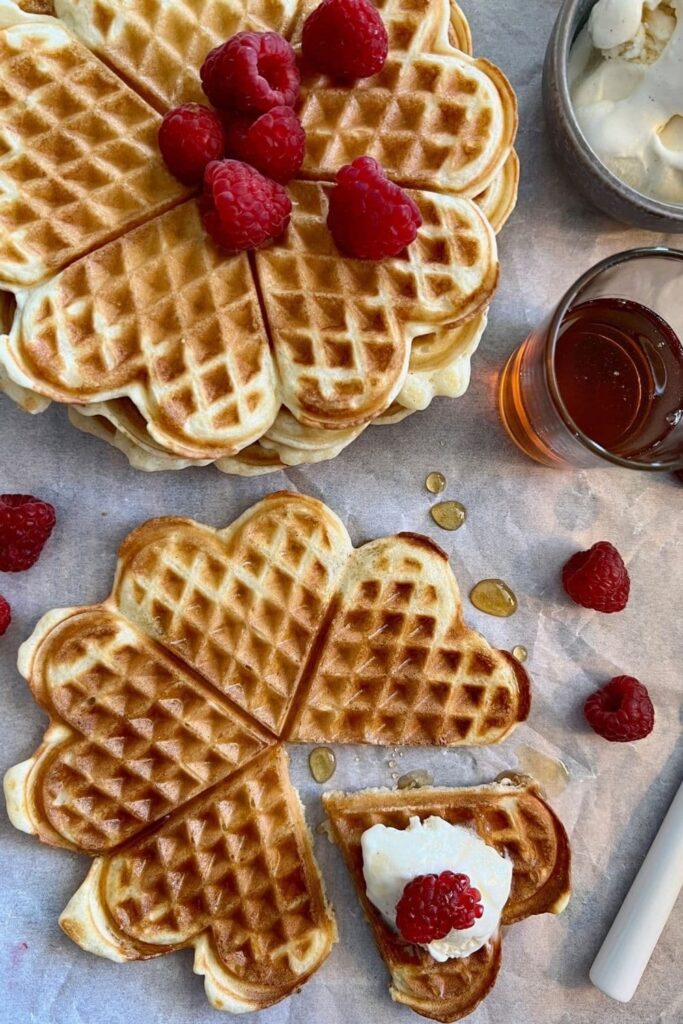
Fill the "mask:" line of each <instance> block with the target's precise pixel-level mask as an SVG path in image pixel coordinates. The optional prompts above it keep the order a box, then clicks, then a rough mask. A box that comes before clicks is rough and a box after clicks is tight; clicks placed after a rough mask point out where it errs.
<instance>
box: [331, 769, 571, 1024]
mask: <svg viewBox="0 0 683 1024" xmlns="http://www.w3.org/2000/svg"><path fill="white" fill-rule="evenodd" d="M323 804H324V807H325V810H326V812H327V815H328V817H329V819H330V822H331V826H332V834H333V838H334V839H335V841H336V842H337V843H338V844H339V846H340V847H341V850H342V853H343V856H344V860H345V861H346V864H347V867H348V869H349V871H350V872H351V876H352V878H353V882H354V885H355V887H356V892H357V895H358V899H359V900H360V902H361V905H362V907H363V910H364V912H365V916H366V917H367V919H368V921H369V923H370V926H371V928H372V931H373V935H374V937H375V941H376V943H377V947H378V949H379V952H380V954H381V955H382V958H383V959H384V961H385V963H386V965H387V967H388V969H389V973H390V975H391V987H390V992H391V996H392V999H394V1000H395V1001H396V1002H399V1003H405V1004H406V1005H408V1006H410V1007H411V1009H413V1010H415V1011H416V1012H417V1013H419V1014H421V1015H422V1016H424V1017H429V1018H431V1019H432V1020H437V1021H444V1022H450V1021H455V1020H460V1018H461V1017H465V1016H467V1014H469V1013H471V1012H472V1011H473V1010H474V1009H475V1007H476V1006H477V1005H478V1004H479V1003H480V1002H481V1000H482V999H483V998H484V997H485V996H486V995H487V994H488V993H489V991H490V990H491V988H492V987H493V985H494V983H495V980H496V975H497V974H498V968H499V966H500V953H501V937H500V933H498V934H497V935H495V936H494V937H493V938H492V939H491V940H490V941H489V942H488V943H487V944H486V945H485V946H483V947H482V948H481V949H480V950H479V951H478V952H476V953H474V954H472V955H471V956H467V957H464V958H462V959H451V960H447V961H446V962H445V963H438V962H437V961H436V960H434V959H433V958H432V957H431V956H430V955H429V954H428V953H427V952H426V951H424V950H422V949H421V948H420V947H419V946H414V945H410V944H408V943H406V942H405V941H404V940H403V939H401V937H400V936H399V934H398V933H397V932H395V931H394V930H393V929H392V928H390V927H389V926H388V925H387V923H386V921H385V920H384V918H383V917H382V915H381V914H380V913H379V911H378V910H377V909H376V907H375V906H374V905H373V904H372V903H370V901H369V900H368V898H367V894H366V886H365V880H364V877H363V856H362V851H361V843H360V841H361V836H362V834H363V832H365V831H366V829H368V828H370V827H371V826H372V825H376V824H378V823H380V824H383V825H386V826H389V827H391V828H398V829H404V828H406V827H407V826H408V823H409V821H410V818H411V817H413V816H416V817H418V818H420V819H421V820H424V819H426V818H428V817H430V816H431V815H436V816H438V817H440V818H444V819H445V820H446V821H448V822H450V823H451V824H453V825H461V826H464V827H466V828H471V829H473V830H474V831H476V832H477V833H478V835H479V837H480V838H481V839H483V840H484V842H486V843H488V845H489V846H493V847H495V849H496V850H497V851H498V852H499V853H500V854H501V855H502V856H504V857H507V858H509V859H510V860H511V861H512V864H513V874H512V888H511V891H510V897H509V899H508V902H507V903H506V905H505V907H504V909H503V914H502V919H501V923H502V924H503V925H511V924H513V923H514V922H515V921H521V920H524V918H527V917H530V916H531V915H533V914H543V913H553V914H558V913H560V912H561V911H562V910H564V908H565V906H566V904H567V901H568V899H569V895H570V891H571V883H570V849H569V840H568V839H567V834H566V832H565V830H564V828H563V827H562V825H561V823H560V821H559V820H558V819H557V817H556V816H555V814H554V813H553V812H552V810H551V809H550V807H548V805H547V804H546V803H545V802H544V801H543V800H542V799H541V797H540V795H539V790H538V786H537V784H536V783H535V782H533V781H532V780H530V779H529V780H527V781H526V782H522V781H518V782H517V783H513V782H510V781H503V782H499V783H493V784H491V785H487V786H476V787H473V788H464V789H445V788H444V789H436V788H431V787H428V788H424V789H419V790H413V791H408V790H403V791H401V790H399V791H389V790H381V789H380V790H365V791H362V792H358V793H325V794H323Z"/></svg>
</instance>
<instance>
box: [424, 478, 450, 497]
mask: <svg viewBox="0 0 683 1024" xmlns="http://www.w3.org/2000/svg"><path fill="white" fill-rule="evenodd" d="M445 486H446V477H445V476H444V475H443V473H430V474H429V476H428V477H427V479H426V480H425V487H426V488H427V490H428V491H429V493H430V494H441V492H442V490H443V489H444V487H445Z"/></svg>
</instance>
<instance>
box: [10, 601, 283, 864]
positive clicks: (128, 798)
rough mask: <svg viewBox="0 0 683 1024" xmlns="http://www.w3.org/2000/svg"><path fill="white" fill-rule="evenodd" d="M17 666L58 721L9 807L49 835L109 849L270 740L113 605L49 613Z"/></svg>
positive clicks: (19, 773)
mask: <svg viewBox="0 0 683 1024" xmlns="http://www.w3.org/2000/svg"><path fill="white" fill-rule="evenodd" d="M20 667H21V671H22V672H23V674H24V675H25V676H26V678H27V679H28V680H29V681H30V683H31V685H32V687H33V693H34V696H35V698H36V700H37V701H38V703H39V704H40V705H41V707H43V708H44V709H45V710H46V711H47V712H48V714H49V715H50V720H51V724H50V727H49V729H48V731H47V733H46V734H45V739H44V741H43V744H42V746H41V747H40V749H39V750H38V751H37V753H36V754H35V755H34V757H32V758H30V759H29V760H28V761H25V762H23V764H21V765H17V767H16V768H14V769H12V771H11V772H10V773H8V776H7V779H6V783H5V786H6V793H7V796H8V810H9V813H10V817H11V819H12V821H13V823H14V824H15V825H16V826H17V827H18V828H22V829H23V830H24V831H28V832H35V833H37V834H38V835H39V836H40V838H41V839H42V840H43V841H44V842H47V843H51V844H55V845H59V846H68V847H71V848H73V849H78V850H84V851H86V852H88V853H101V852H103V851H106V850H109V849H112V848H113V847H115V846H118V845H120V844H121V843H122V842H124V841H125V840H126V839H129V838H131V836H134V835H136V834H137V833H139V832H140V831H142V830H143V829H144V828H147V827H148V826H149V825H150V824H152V823H154V822H155V821H159V820H160V819H161V818H163V817H164V816H165V815H168V814H169V813H170V812H171V811H174V810H176V809H177V808H178V807H180V806H181V805H182V804H184V803H185V802H187V801H188V800H190V799H191V798H192V797H193V796H195V795H196V794H198V793H201V792H203V790H204V789H206V787H207V786H209V785H213V784H214V783H215V782H217V781H220V780H221V779H222V778H225V777H227V776H228V775H230V774H231V773H232V772H234V771H235V770H236V769H237V768H238V767H240V766H241V765H243V764H246V763H247V762H248V761H249V760H251V759H252V758H253V757H255V756H256V755H257V754H259V753H260V752H261V751H263V750H264V749H265V748H266V747H267V746H269V745H270V744H272V743H273V742H274V738H273V737H272V736H270V735H269V734H268V733H267V732H265V731H264V730H263V729H261V728H259V726H258V725H257V723H256V722H254V721H253V720H252V719H250V718H248V717H246V716H245V715H242V714H241V713H240V712H239V710H238V709H237V708H235V707H234V706H232V705H230V704H226V703H225V701H222V700H221V699H220V697H219V696H218V695H217V694H216V693H215V691H214V690H212V689H211V688H209V687H207V686H206V685H205V684H204V683H203V682H202V681H201V680H200V679H198V678H197V677H195V676H193V675H192V674H191V673H190V672H188V671H187V669H186V668H184V667H181V666H178V664H177V663H176V662H175V661H174V659H173V658H172V657H171V656H169V655H168V654H167V653H166V652H165V651H164V650H163V649H161V648H159V647H158V645H156V644H155V643H154V641H153V640H150V638H149V637H147V636H145V635H144V634H142V633H141V632H140V631H139V630H137V629H135V627H133V626H131V624H130V623H129V622H126V621H125V619H123V618H122V617H121V616H120V615H119V614H118V613H117V612H116V611H114V610H113V609H111V610H109V609H104V608H93V609H83V610H78V609H63V610H60V611H56V612H50V613H48V615H46V616H45V617H44V618H43V619H42V620H41V621H40V622H39V624H38V626H37V627H36V631H35V632H34V634H33V638H32V641H31V642H30V643H29V644H28V645H26V646H25V647H24V648H23V650H22V653H21V656H20Z"/></svg>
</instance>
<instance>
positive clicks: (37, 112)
mask: <svg viewBox="0 0 683 1024" xmlns="http://www.w3.org/2000/svg"><path fill="white" fill-rule="evenodd" d="M160 123H161V118H160V117H159V115H158V114H157V113H156V112H155V111H154V110H152V108H151V107H149V106H148V105H147V104H146V103H145V102H143V100H141V99H140V98H139V97H138V96H137V95H136V94H135V93H134V92H133V91H132V90H131V89H129V88H128V87H127V86H126V85H124V83H123V82H122V81H121V80H120V79H119V78H118V77H117V76H116V75H114V74H113V73H112V72H111V71H109V69H108V68H106V67H105V66H104V64H102V63H101V62H100V61H99V60H97V58H95V57H94V56H93V55H92V54H90V53H89V52H88V50H86V49H85V47H84V46H82V45H81V44H80V43H78V42H77V41H76V40H75V39H74V38H73V37H72V36H71V35H70V34H69V33H68V32H67V31H66V29H65V28H64V27H63V26H62V25H60V24H59V22H57V21H55V20H54V19H51V18H50V19H47V18H40V17H35V18H34V17H31V16H30V15H25V14H23V13H22V12H21V11H20V10H19V9H18V8H17V7H15V5H14V4H12V3H11V2H9V0H2V3H0V225H1V226H2V230H1V231H0V287H5V288H8V289H10V290H14V289H16V288H23V287H28V286H31V285H33V284H36V283H37V282H38V281H40V280H43V279H44V278H45V277H47V276H48V275H49V274H50V273H54V272H55V270H58V269H59V268H60V267H62V266H64V264H66V263H67V262H69V261H71V260H73V259H74V258H75V257H76V256H79V255H80V254H81V253H82V252H85V251H86V250H88V249H92V248H94V247H95V246H98V245H102V244H103V243H105V242H107V241H109V239H111V238H113V237H116V236H117V235H118V234H121V233H122V232H123V231H125V230H126V229H129V228H131V227H134V226H135V224H136V223H139V222H140V221H141V220H144V219H147V218H149V217H151V216H154V215H155V214H157V213H159V212H160V211H161V210H163V209H167V208H168V207H169V206H172V205H173V204H174V203H177V202H178V201H179V200H180V199H182V198H183V197H184V196H186V195H188V191H189V190H188V189H187V188H184V187H183V186H182V185H180V184H179V183H178V182H177V181H176V180H175V179H174V178H172V177H171V175H170V174H169V173H168V171H167V170H166V167H165V166H164V163H163V161H162V159H161V154H160V153H159V149H158V146H157V132H158V130H159V125H160Z"/></svg>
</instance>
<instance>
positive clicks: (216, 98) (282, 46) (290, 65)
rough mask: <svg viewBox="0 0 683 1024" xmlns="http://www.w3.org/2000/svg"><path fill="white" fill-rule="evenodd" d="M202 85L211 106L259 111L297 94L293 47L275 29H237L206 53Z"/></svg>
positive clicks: (287, 103)
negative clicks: (235, 33)
mask: <svg viewBox="0 0 683 1024" xmlns="http://www.w3.org/2000/svg"><path fill="white" fill-rule="evenodd" d="M200 75H201V79H202V88H203V89H204V92H205V93H206V95H207V96H208V98H209V100H210V101H211V102H212V103H213V105H214V107H223V108H229V109H234V110H241V111H242V112H243V113H245V114H250V113H263V112H264V111H266V110H270V109H271V108H272V107H282V106H285V107H293V106H294V104H295V103H296V101H297V98H298V96H299V84H300V77H299V69H298V68H297V66H296V56H295V53H294V50H293V49H292V47H291V46H290V45H289V43H288V42H287V40H286V39H283V38H282V36H279V35H278V34H277V32H238V33H237V35H236V36H233V37H232V39H228V41H227V43H222V44H221V45H220V46H216V47H215V48H214V49H213V50H211V52H210V53H209V54H208V55H207V57H206V60H205V61H204V63H203V64H202V67H201V71H200Z"/></svg>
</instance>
